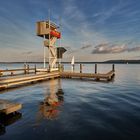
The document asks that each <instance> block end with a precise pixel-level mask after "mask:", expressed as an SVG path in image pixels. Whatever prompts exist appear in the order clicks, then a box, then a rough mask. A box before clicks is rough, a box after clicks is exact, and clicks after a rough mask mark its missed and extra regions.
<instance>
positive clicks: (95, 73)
mask: <svg viewBox="0 0 140 140" xmlns="http://www.w3.org/2000/svg"><path fill="white" fill-rule="evenodd" d="M96 73H97V64H95V74H96Z"/></svg>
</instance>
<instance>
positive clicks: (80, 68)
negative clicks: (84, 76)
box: [80, 64, 82, 73]
mask: <svg viewBox="0 0 140 140" xmlns="http://www.w3.org/2000/svg"><path fill="white" fill-rule="evenodd" d="M80 73H82V64H80Z"/></svg>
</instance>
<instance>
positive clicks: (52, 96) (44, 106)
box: [39, 79, 64, 120]
mask: <svg viewBox="0 0 140 140" xmlns="http://www.w3.org/2000/svg"><path fill="white" fill-rule="evenodd" d="M49 88H50V92H49V94H46V96H45V99H44V101H43V102H41V103H40V108H39V112H40V115H41V116H42V117H43V118H47V119H51V120H52V119H56V118H57V117H58V114H59V113H60V111H59V106H60V105H62V104H63V101H64V97H63V94H64V92H63V90H62V88H61V81H60V79H53V80H50V85H49ZM47 92H48V91H47Z"/></svg>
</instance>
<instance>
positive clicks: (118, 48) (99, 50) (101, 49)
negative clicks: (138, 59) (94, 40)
mask: <svg viewBox="0 0 140 140" xmlns="http://www.w3.org/2000/svg"><path fill="white" fill-rule="evenodd" d="M134 51H140V47H133V48H128V46H127V45H126V44H122V45H116V44H113V45H112V44H109V43H105V44H99V45H97V46H95V49H94V50H93V51H92V54H111V53H122V52H134Z"/></svg>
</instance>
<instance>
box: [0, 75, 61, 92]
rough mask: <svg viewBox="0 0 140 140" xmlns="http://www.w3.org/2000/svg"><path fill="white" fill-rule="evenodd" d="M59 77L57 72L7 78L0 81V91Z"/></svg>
mask: <svg viewBox="0 0 140 140" xmlns="http://www.w3.org/2000/svg"><path fill="white" fill-rule="evenodd" d="M57 77H60V73H59V72H52V73H48V72H43V73H39V74H31V75H22V76H17V77H8V78H3V79H1V80H0V90H4V89H8V88H12V87H17V86H19V85H23V84H27V83H34V82H37V81H42V80H47V79H51V78H57Z"/></svg>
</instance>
